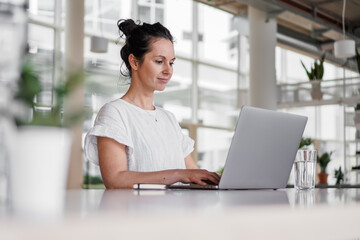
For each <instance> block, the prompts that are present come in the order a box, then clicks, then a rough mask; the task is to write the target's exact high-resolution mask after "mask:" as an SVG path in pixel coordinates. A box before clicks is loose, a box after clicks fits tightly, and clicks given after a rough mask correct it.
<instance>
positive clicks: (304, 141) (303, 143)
mask: <svg viewBox="0 0 360 240" xmlns="http://www.w3.org/2000/svg"><path fill="white" fill-rule="evenodd" d="M312 143H313V141H312V139H311V138H301V142H300V145H299V149H301V148H304V147H307V146H309V145H311V144H312Z"/></svg>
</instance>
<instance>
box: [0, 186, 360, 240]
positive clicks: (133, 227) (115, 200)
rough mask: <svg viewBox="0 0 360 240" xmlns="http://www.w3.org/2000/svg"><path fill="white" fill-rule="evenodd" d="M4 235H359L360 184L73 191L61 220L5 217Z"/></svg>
mask: <svg viewBox="0 0 360 240" xmlns="http://www.w3.org/2000/svg"><path fill="white" fill-rule="evenodd" d="M0 236H1V239H6V240H8V239H86V240H89V239H96V240H99V239H201V240H202V239H204V240H205V239H208V238H210V239H240V238H243V239H360V189H334V188H333V189H315V190H312V191H296V190H294V189H282V190H276V191H274V190H253V191H249V190H247V191H214V190H206V191H205V190H141V191H137V190H111V191H104V190H71V191H68V192H67V197H66V204H65V208H64V211H63V215H62V216H61V217H60V218H59V219H55V220H54V219H52V220H46V221H44V220H39V219H36V218H34V219H32V218H30V219H22V218H19V217H17V216H14V215H13V214H11V213H6V214H4V213H3V214H2V215H0Z"/></svg>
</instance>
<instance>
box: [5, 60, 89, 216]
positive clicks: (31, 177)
mask: <svg viewBox="0 0 360 240" xmlns="http://www.w3.org/2000/svg"><path fill="white" fill-rule="evenodd" d="M82 79H83V77H82V73H76V74H72V75H69V77H68V78H66V79H64V80H63V81H61V83H60V84H59V85H58V86H57V87H55V88H54V90H53V91H54V94H55V96H56V102H55V104H53V105H52V106H47V108H48V111H46V112H44V111H43V110H41V107H42V106H39V105H38V103H36V102H35V96H36V95H37V94H39V93H40V92H41V91H42V89H41V84H40V81H39V78H38V73H37V72H36V69H35V66H34V65H33V64H32V63H31V62H29V61H26V62H25V64H24V66H23V68H22V73H21V78H20V79H19V82H18V91H17V94H16V95H15V101H18V102H21V103H23V104H25V105H26V106H27V107H28V111H26V112H28V113H30V114H29V116H27V117H25V118H22V119H17V120H16V122H17V125H18V131H17V136H16V151H14V152H13V153H12V154H11V160H10V200H11V204H12V207H13V209H14V211H15V212H16V213H18V214H31V215H41V217H43V216H44V217H46V216H56V215H58V214H59V213H61V209H62V206H63V202H64V197H65V188H66V180H67V172H68V162H69V156H70V147H71V142H72V140H71V133H70V130H69V129H68V128H67V127H68V126H69V124H71V123H74V121H77V120H79V119H81V118H80V117H81V116H82V114H83V112H82V111H76V113H74V114H65V115H64V107H63V105H64V102H65V101H66V96H67V95H69V94H70V93H71V92H72V91H73V90H75V89H76V88H77V87H78V86H79V85H80V84H81V83H82ZM29 186H30V187H29ZM44 189H46V194H44V192H43V191H44ZM45 215H46V216H45Z"/></svg>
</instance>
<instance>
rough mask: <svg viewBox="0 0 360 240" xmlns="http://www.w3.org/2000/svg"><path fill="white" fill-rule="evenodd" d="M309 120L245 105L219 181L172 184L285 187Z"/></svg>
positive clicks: (182, 186)
mask: <svg viewBox="0 0 360 240" xmlns="http://www.w3.org/2000/svg"><path fill="white" fill-rule="evenodd" d="M306 122H307V117H305V116H299V115H294V114H289V113H282V112H276V111H271V110H265V109H260V108H255V107H249V106H243V107H242V109H241V111H240V115H239V118H238V121H237V124H236V129H235V133H234V136H233V139H232V142H231V145H230V149H229V152H228V155H227V159H226V162H225V166H224V171H223V174H222V176H221V179H220V183H219V185H218V186H212V185H207V186H201V185H195V184H184V185H170V186H168V188H172V189H174V188H196V189H198V188H201V189H203V188H204V189H269V188H270V189H278V188H285V187H286V185H287V182H288V179H289V176H290V172H291V168H292V165H293V163H294V160H295V155H296V152H297V150H298V148H299V145H300V141H301V138H302V135H303V132H304V129H305V126H306Z"/></svg>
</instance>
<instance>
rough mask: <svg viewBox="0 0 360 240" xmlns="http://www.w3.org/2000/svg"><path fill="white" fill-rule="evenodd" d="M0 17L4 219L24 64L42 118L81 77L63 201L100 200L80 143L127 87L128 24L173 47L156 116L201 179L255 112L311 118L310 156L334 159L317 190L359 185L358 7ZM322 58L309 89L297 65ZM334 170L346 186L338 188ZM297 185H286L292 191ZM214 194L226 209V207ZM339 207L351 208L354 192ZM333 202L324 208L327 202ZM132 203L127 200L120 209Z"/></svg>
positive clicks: (24, 6) (47, 7)
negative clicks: (64, 87)
mask: <svg viewBox="0 0 360 240" xmlns="http://www.w3.org/2000/svg"><path fill="white" fill-rule="evenodd" d="M344 2H345V3H346V5H345V4H344ZM344 6H345V10H346V11H343V9H344ZM0 7H1V8H0V15H1V18H2V19H3V21H2V22H0V26H1V25H2V27H0V28H2V30H0V31H1V32H2V33H1V36H2V37H1V38H2V39H1V40H2V43H1V41H0V50H1V51H2V53H1V56H0V59H1V60H0V61H1V62H0V64H1V68H2V70H1V73H0V85H1V90H2V91H1V93H2V96H1V98H2V99H1V100H2V101H1V103H0V104H2V106H0V107H1V109H0V110H1V111H0V113H1V115H0V117H1V118H2V119H1V121H2V123H3V124H2V126H1V128H2V129H1V134H2V135H1V136H0V138H1V139H0V145H1V146H0V147H1V149H2V152H1V153H0V154H1V156H0V161H1V162H0V164H1V165H0V166H1V168H2V169H0V174H1V176H0V181H1V182H0V184H1V189H2V190H1V203H0V204H1V205H2V207H1V209H2V210H3V211H2V212H7V206H6V204H7V203H8V201H9V199H8V197H9V191H10V190H9V188H10V187H9V182H10V181H9V178H10V176H9V175H10V171H9V169H8V166H9V165H10V164H9V163H8V161H10V160H9V159H10V157H11V156H10V155H11V154H10V153H7V152H6V151H7V150H8V148H7V139H10V138H7V135H6V134H8V133H9V132H10V131H7V130H4V129H10V128H12V127H8V125H7V124H10V123H8V122H7V121H9V119H13V116H12V114H13V113H14V112H16V111H15V110H14V111H11V110H9V109H11V107H12V106H13V108H14V109H15V108H16V104H12V102H13V99H14V96H13V95H14V92H15V90H16V83H17V78H18V77H19V75H20V69H21V64H23V61H24V59H30V61H31V62H32V63H33V66H34V68H35V70H36V72H37V73H38V76H39V79H40V82H41V86H42V91H41V92H40V93H39V94H38V95H36V98H35V108H36V109H37V110H38V111H40V112H43V113H44V114H46V112H49V111H51V109H52V107H53V106H54V104H55V101H56V98H55V95H54V94H55V92H54V88H55V87H56V86H57V85H58V84H59V83H60V81H61V79H62V78H63V76H65V75H66V73H67V72H71V71H75V70H76V69H83V70H84V79H83V81H84V82H83V84H82V86H81V87H80V88H79V90H78V91H77V92H75V93H74V94H73V95H72V96H71V101H68V103H69V105H70V108H72V107H73V108H74V109H75V108H76V107H79V106H80V107H81V108H82V109H84V111H85V115H84V117H83V120H82V122H81V123H78V124H77V125H76V126H73V127H72V128H71V132H72V133H71V136H72V145H71V148H70V150H69V151H70V154H69V155H70V157H69V159H68V160H69V162H68V168H67V169H66V176H67V180H66V189H68V190H67V191H69V189H74V190H76V189H89V190H88V191H89V192H87V193H85V194H84V195H83V197H84V196H85V197H87V196H90V195H92V198H91V199H92V200H93V201H95V200H96V199H98V198H101V197H99V195H98V193H95V192H91V191H95V190H96V189H104V185H103V184H102V182H101V174H100V170H99V167H98V166H96V165H94V164H92V163H90V162H89V161H88V160H87V159H86V158H85V156H84V153H83V141H84V137H85V135H86V133H87V131H88V130H89V129H90V128H91V127H92V125H93V123H94V120H95V118H96V115H97V113H98V111H99V109H100V108H101V107H102V106H103V105H104V104H105V103H106V102H109V101H111V100H114V99H116V98H119V97H121V96H122V95H123V94H124V93H125V92H126V90H127V89H128V87H129V79H126V78H124V77H123V76H121V74H120V68H121V67H122V64H121V63H122V62H121V58H120V53H119V52H120V49H121V47H122V46H123V44H124V40H123V39H122V38H121V37H120V36H119V32H118V29H117V25H116V22H117V21H118V20H119V19H127V18H132V19H135V20H139V21H141V22H147V23H155V22H160V23H162V24H163V25H164V26H166V27H167V28H168V29H169V30H170V31H171V33H172V34H173V36H174V38H175V42H174V47H175V53H176V62H175V65H174V74H173V77H172V79H171V81H170V83H169V84H168V86H167V87H166V89H165V91H163V92H156V94H155V100H154V101H155V102H154V104H155V105H156V106H160V107H162V108H164V109H167V110H169V111H171V112H173V113H174V114H175V116H176V118H177V120H178V121H179V123H180V125H181V127H182V129H183V132H184V133H185V134H188V135H189V136H190V137H191V138H193V139H194V140H195V142H196V144H195V150H194V152H193V153H192V157H193V158H194V159H195V161H196V162H197V164H198V166H199V167H200V168H204V169H208V170H209V171H219V170H221V168H222V167H223V166H224V162H225V159H226V155H227V151H228V149H229V146H230V143H231V139H232V135H233V132H234V128H235V125H236V121H237V117H238V115H239V112H240V110H241V106H243V105H251V106H255V107H260V108H266V109H271V110H276V111H280V112H287V113H294V114H299V115H304V116H307V117H308V123H307V126H306V128H305V131H304V138H311V140H312V143H311V145H310V146H309V148H314V149H316V150H318V152H319V156H320V155H321V154H323V153H326V152H327V153H332V154H331V161H330V162H329V164H328V167H327V174H328V178H327V184H326V185H321V187H324V188H326V187H328V188H341V187H342V186H346V187H347V188H348V187H353V188H356V187H357V186H358V185H359V184H360V170H359V166H360V132H359V131H360V124H359V123H357V120H359V121H360V115H359V116H358V112H357V109H356V107H357V105H358V104H360V76H359V73H360V57H359V55H358V54H356V53H355V51H357V52H360V49H359V44H360V15H359V14H358V13H359V10H360V3H359V2H358V1H356V0H347V1H343V0H330V1H318V0H306V1H298V0H276V1H266V0H254V1H242V0H237V1H226V0H28V1H25V0H17V1H11V0H10V1H0ZM9 13H10V14H9ZM9 36H12V37H11V38H10V37H9ZM7 37H8V38H7ZM343 39H348V40H353V41H354V42H355V45H354V46H355V49H354V54H353V55H352V56H349V57H338V56H336V54H335V52H334V44H335V42H337V41H341V40H343ZM25 49H26V51H27V52H28V53H26V54H25V53H24V51H25ZM323 55H325V61H324V74H323V77H322V80H314V81H309V79H308V75H307V74H306V71H305V70H304V67H303V66H302V63H301V62H303V64H304V65H305V67H307V68H308V69H310V67H311V66H312V65H313V63H314V61H315V60H317V61H319V59H320V58H321V57H322V56H323ZM10 64H11V65H10ZM11 71H13V72H11ZM316 82H318V83H321V90H320V91H321V93H320V95H321V96H320V97H319V96H315V97H314V96H312V91H313V90H312V86H313V85H314V83H316ZM359 106H360V105H359ZM359 114H360V112H359ZM4 119H5V120H4ZM5 123H6V124H5ZM11 125H14V124H13V123H11ZM14 129H15V128H14ZM17 132H18V130H17V129H15V130H14V131H12V133H11V134H13V135H16V134H17ZM45 148H46V146H45V145H44V149H45ZM9 152H10V151H9ZM40 155H41V153H40ZM9 156H10V157H9ZM339 167H341V169H342V172H343V174H344V176H343V179H342V181H341V184H336V180H337V179H336V176H335V170H338V169H339ZM318 171H319V170H318ZM293 183H294V180H293V174H291V175H290V177H289V181H288V184H289V186H291V185H292V184H293ZM34 184H36V183H34ZM319 186H320V185H319ZM354 191H355V190H354ZM101 193H102V192H101ZM332 193H334V192H331V194H332ZM111 194H112V195H116V193H110V195H111ZM127 194H128V193H127ZM186 194H188V193H186ZM222 194H223V195H224V196H225V197H224V199H227V198H226V197H228V196H230V195H226V193H222ZM294 194H295V193H294ZM331 194H330V195H331ZM334 194H335V193H334ZM140 195H141V194H139V196H140ZM94 196H95V197H94ZM319 196H320V195H319ZM321 196H322V195H321ZM336 196H337V195H336V194H335V198H336ZM346 196H347V197H348V198H353V199H355V200H354V202H355V204H358V202H357V201H358V200H356V199H359V198H358V197H356V196H359V192H357V191H355V192H351V193H350V194H349V193H347V194H346ZM103 197H104V196H103ZM302 197H303V196H299V195H296V196H295V195H294V196H293V200H294V201H295V202H296V201H300V202H301V201H305V203H309V202H310V203H312V202H313V201H314V195H311V197H310V198H309V196H305V198H304V197H303V199H302V200H299V198H300V199H301V198H302ZM333 197H334V196H330V197H328V196H326V197H325V198H330V200H329V201H330V202H331V201H333V200H331V199H333ZM132 198H133V196H132V195H131V196H130V195H129V198H126V201H130V200H129V199H132ZM290 198H292V197H290ZM229 199H230V197H229ZM304 199H305V200H304ZM77 200H79V199H77ZM170 200H171V199H170ZM195 200H196V199H195ZM210 200H211V199H210ZM79 201H80V200H79ZM82 201H86V200H84V199H82ZM334 201H335V200H334ZM341 201H343V199H342V200H341ZM335 202H336V201H335ZM345 202H346V201H345ZM302 203H303V202H302ZM159 204H160V203H159ZM179 204H180V205H181V204H182V203H179ZM75 205H76V203H75ZM87 206H89V205H87ZM157 207H159V206H157ZM199 208H201V209H205V208H206V207H205V206H202V207H199ZM90 209H91V207H90ZM89 211H90V210H89ZM356 211H357V212H358V211H359V210H358V208H354V209H352V212H353V213H354V212H356ZM350 212H351V211H350ZM250 214H251V213H250V212H249V215H250ZM280 214H282V213H281V212H280ZM329 214H330V213H329ZM344 214H345V215H346V214H347V213H344ZM3 215H4V214H3ZM5 215H6V214H5ZM227 222H228V221H227ZM163 223H164V222H163ZM348 223H349V225H348V226H352V225H351V224H352V223H351V221H348ZM164 224H165V223H164ZM330 224H331V223H329V225H330ZM110 226H112V225H110ZM65 229H70V227H69V226H66V227H65ZM29 231H30V230H29ZM129 231H130V230H129ZM330 232H331V231H330ZM350 232H351V231H350ZM35 233H37V232H35ZM9 236H12V235H9ZM129 236H130V235H129ZM214 236H215V235H214ZM249 236H250V235H249ZM358 236H359V235H357V237H358Z"/></svg>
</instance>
